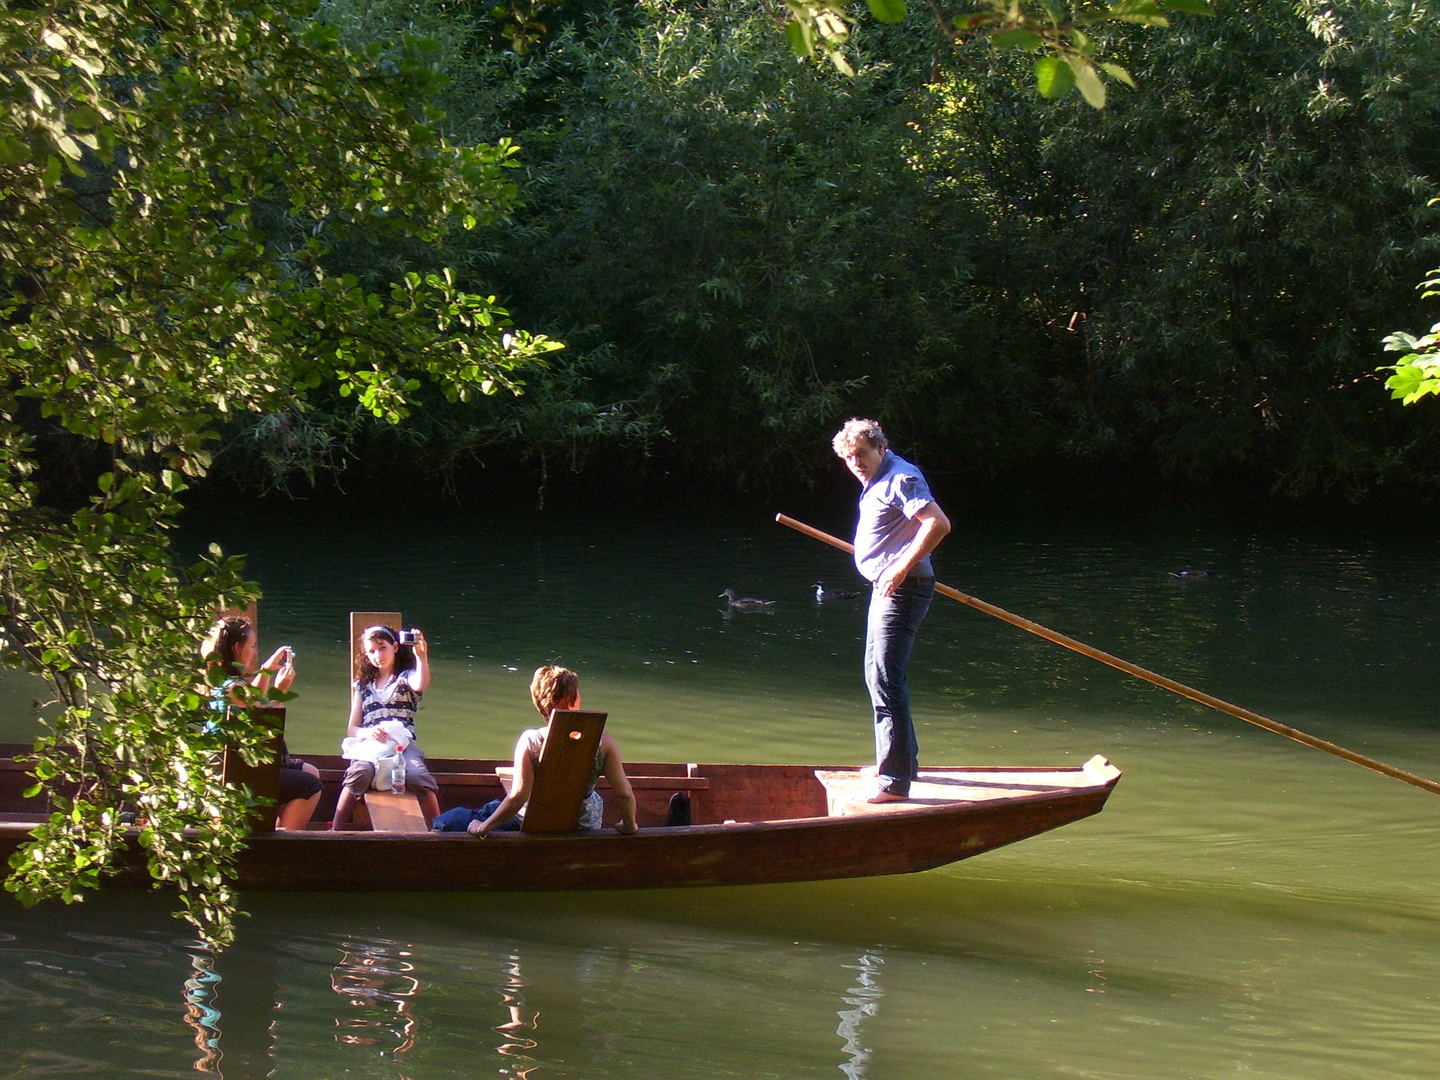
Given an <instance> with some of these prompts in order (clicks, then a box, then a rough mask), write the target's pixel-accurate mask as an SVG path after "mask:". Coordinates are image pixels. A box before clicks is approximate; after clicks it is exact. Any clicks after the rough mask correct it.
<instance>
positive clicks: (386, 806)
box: [365, 791, 430, 833]
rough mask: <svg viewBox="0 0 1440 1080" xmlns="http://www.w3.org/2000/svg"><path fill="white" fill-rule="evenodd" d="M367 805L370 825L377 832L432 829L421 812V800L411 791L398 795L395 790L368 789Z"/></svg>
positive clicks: (419, 831)
mask: <svg viewBox="0 0 1440 1080" xmlns="http://www.w3.org/2000/svg"><path fill="white" fill-rule="evenodd" d="M365 805H366V806H367V807H368V808H369V810H370V827H371V828H372V829H374V830H376V831H377V832H403V833H423V832H429V831H430V823H429V822H428V821H426V820H425V816H424V815H423V814H422V813H420V802H419V800H418V799H416V797H415V796H414V795H412V794H411V793H409V792H406V793H405V794H404V795H396V794H395V793H394V792H393V791H367V792H366V793H365Z"/></svg>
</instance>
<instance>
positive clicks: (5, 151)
mask: <svg viewBox="0 0 1440 1080" xmlns="http://www.w3.org/2000/svg"><path fill="white" fill-rule="evenodd" d="M29 160H30V147H29V145H28V144H26V143H24V142H21V141H20V140H19V139H17V138H15V136H13V135H6V136H4V137H3V138H0V165H24V164H25V163H26V162H27V161H29Z"/></svg>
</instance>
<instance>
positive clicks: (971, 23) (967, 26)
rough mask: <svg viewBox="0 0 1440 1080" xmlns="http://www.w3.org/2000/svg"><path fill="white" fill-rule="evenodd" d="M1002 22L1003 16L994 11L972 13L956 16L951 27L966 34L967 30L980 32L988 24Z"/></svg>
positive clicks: (951, 22) (951, 21)
mask: <svg viewBox="0 0 1440 1080" xmlns="http://www.w3.org/2000/svg"><path fill="white" fill-rule="evenodd" d="M1000 21H1001V16H1000V15H997V14H996V13H995V12H993V11H970V12H967V13H965V14H964V15H956V16H955V17H954V18H952V19H951V20H950V25H951V26H953V27H954V28H955V29H956V30H959V31H960V32H961V33H964V32H965V31H967V30H978V29H979V28H980V27H982V26H984V25H985V24H986V23H992V22H1000Z"/></svg>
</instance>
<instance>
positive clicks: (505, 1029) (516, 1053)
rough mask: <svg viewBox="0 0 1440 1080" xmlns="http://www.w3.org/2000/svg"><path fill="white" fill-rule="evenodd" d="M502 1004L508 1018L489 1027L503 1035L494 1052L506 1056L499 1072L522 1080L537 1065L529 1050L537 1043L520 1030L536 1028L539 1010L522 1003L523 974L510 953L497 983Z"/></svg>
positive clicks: (514, 957)
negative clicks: (500, 978)
mask: <svg viewBox="0 0 1440 1080" xmlns="http://www.w3.org/2000/svg"><path fill="white" fill-rule="evenodd" d="M500 1003H501V1006H502V1007H503V1008H504V1009H505V1010H506V1011H507V1012H508V1013H509V1014H510V1019H509V1020H508V1021H506V1022H505V1023H503V1024H497V1025H495V1027H494V1028H493V1029H492V1030H493V1031H496V1032H498V1033H499V1034H500V1035H501V1036H502V1040H501V1043H500V1045H499V1046H498V1047H496V1052H497V1053H498V1054H499V1055H500V1056H501V1057H502V1058H506V1059H509V1062H510V1063H509V1064H508V1065H502V1066H501V1068H500V1070H499V1072H500V1075H501V1076H507V1075H508V1076H515V1077H519V1078H520V1080H525V1078H526V1077H528V1076H529V1075H530V1074H531V1073H532V1072H534V1071H535V1069H536V1068H537V1067H538V1066H539V1062H537V1061H536V1060H535V1059H534V1058H533V1057H531V1056H530V1053H529V1052H530V1051H531V1050H534V1049H536V1048H537V1047H539V1045H540V1044H539V1043H538V1042H536V1041H535V1040H534V1039H532V1038H529V1037H528V1036H526V1035H524V1034H522V1032H524V1031H525V1030H526V1029H527V1028H528V1029H529V1030H531V1031H537V1030H538V1029H539V1027H540V1013H539V1012H538V1011H537V1010H535V1009H531V1008H529V1007H528V1006H527V1005H526V1003H525V976H524V975H523V974H521V971H520V957H518V956H511V957H510V959H509V962H508V963H507V964H506V965H505V977H504V980H503V981H502V982H501V984H500Z"/></svg>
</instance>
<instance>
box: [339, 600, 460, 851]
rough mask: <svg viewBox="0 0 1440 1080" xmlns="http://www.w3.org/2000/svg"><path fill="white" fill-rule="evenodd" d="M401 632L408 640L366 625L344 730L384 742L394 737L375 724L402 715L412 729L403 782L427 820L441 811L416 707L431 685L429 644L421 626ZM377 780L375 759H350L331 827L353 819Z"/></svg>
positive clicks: (388, 629)
mask: <svg viewBox="0 0 1440 1080" xmlns="http://www.w3.org/2000/svg"><path fill="white" fill-rule="evenodd" d="M401 634H403V635H404V637H405V638H406V639H407V640H406V641H404V642H403V643H402V641H401V640H400V635H397V634H396V632H395V631H394V630H392V629H390V627H388V626H371V627H367V628H366V630H365V632H364V633H363V634H361V635H360V651H359V654H358V655H357V656H356V657H355V681H354V682H353V683H352V684H351V687H352V691H351V694H350V723H349V726H348V728H347V729H346V734H347V735H348V736H349V737H350V738H360V737H362V736H365V735H367V734H368V735H369V736H370V737H372V738H375V739H378V740H379V741H381V742H389V741H390V736H389V735H387V734H386V733H385V731H384V730H383V729H382V728H380V727H378V726H377V725H378V724H380V723H381V721H384V720H398V721H400V723H402V724H404V725H405V727H406V729H407V730H408V731H409V732H410V744H409V745H408V746H406V747H405V750H404V758H405V777H406V779H405V786H406V788H407V790H409V789H413V790H414V791H415V792H416V793H417V794H418V795H419V797H420V809H421V812H422V813H424V815H425V820H426V821H430V820H432V819H433V818H436V817H438V816H439V815H440V798H439V791H440V785H439V784H437V783H436V782H435V778H434V777H433V776H431V775H430V769H429V768H428V767H427V766H426V764H425V755H424V754H422V753H421V752H420V747H419V746H417V745H416V744H415V710H416V709H418V708H419V707H420V696H421V695H422V694H423V693H424V692H425V688H426V687H427V686H429V685H430V646H429V645H428V644H426V642H425V635H424V634H423V633H421V632H420V631H419V630H410V631H401ZM411 639H413V640H411ZM374 779H375V763H374V762H371V761H362V760H359V759H356V760H352V761H351V762H350V767H349V768H348V769H347V770H346V772H345V789H344V790H343V791H342V792H341V793H340V798H339V800H338V801H337V802H336V804H335V818H334V820H333V821H332V822H331V828H334V829H338V828H340V827H341V826H342V825H345V824H348V823H349V821H350V816H351V814H353V813H354V811H355V802H356V800H358V799H359V798H360V797H361V796H363V795H364V794H365V792H367V791H368V790H370V784H371V782H372V781H374Z"/></svg>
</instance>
